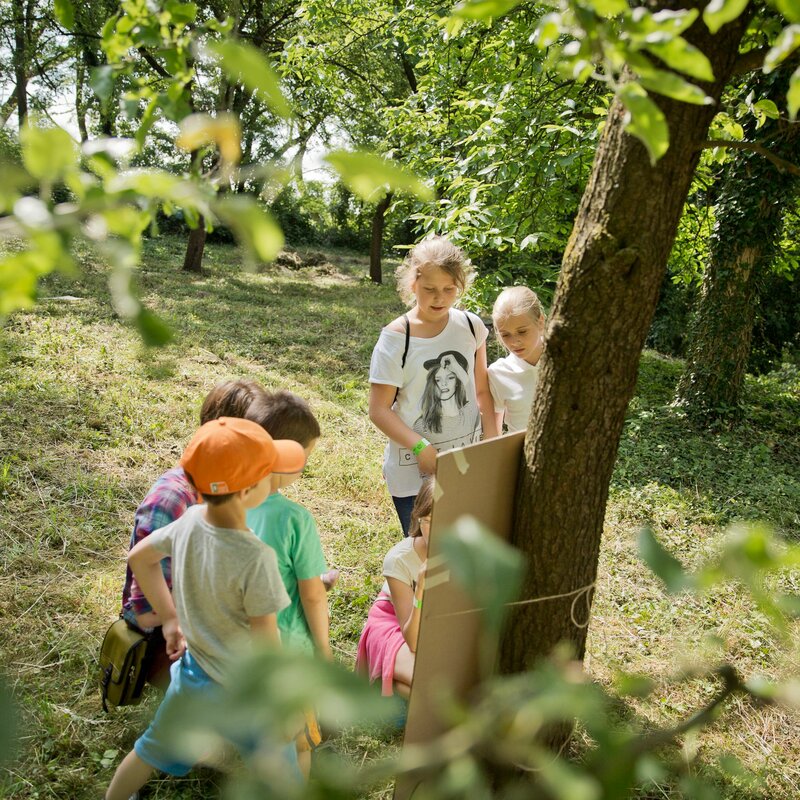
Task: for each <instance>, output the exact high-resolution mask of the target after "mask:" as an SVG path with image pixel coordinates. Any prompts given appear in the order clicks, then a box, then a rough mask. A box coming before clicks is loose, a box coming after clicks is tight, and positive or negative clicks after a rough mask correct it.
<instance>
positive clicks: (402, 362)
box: [392, 314, 472, 405]
mask: <svg viewBox="0 0 800 800" xmlns="http://www.w3.org/2000/svg"><path fill="white" fill-rule="evenodd" d="M403 319H404V320H405V321H406V345H405V347H404V348H403V357H402V358H401V359H400V367H401V369H402V368H403V367H405V365H406V356H407V355H408V345H409V343H410V342H411V323H410V322H409V321H408V314H403ZM470 324H472V323H470ZM399 394H400V388H399V387H398V389H397V391H395V393H394V400H392V405H394V404H395V403H396V402H397V395H399Z"/></svg>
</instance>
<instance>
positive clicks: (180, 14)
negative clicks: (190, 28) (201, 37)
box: [164, 0, 197, 25]
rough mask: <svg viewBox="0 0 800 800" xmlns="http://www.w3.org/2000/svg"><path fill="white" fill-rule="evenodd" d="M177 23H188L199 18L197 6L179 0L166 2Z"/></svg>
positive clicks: (165, 6) (167, 9)
mask: <svg viewBox="0 0 800 800" xmlns="http://www.w3.org/2000/svg"><path fill="white" fill-rule="evenodd" d="M164 9H165V11H168V12H169V14H170V16H171V17H172V21H173V23H175V24H176V25H188V24H190V23H192V22H194V21H195V19H197V6H196V5H195V4H194V3H180V2H178V0H168V2H167V3H165V4H164Z"/></svg>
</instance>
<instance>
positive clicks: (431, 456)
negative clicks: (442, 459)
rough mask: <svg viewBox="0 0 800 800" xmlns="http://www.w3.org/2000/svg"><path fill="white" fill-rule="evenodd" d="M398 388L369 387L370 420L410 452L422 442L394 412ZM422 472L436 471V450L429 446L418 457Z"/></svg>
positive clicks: (375, 385)
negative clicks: (393, 406)
mask: <svg viewBox="0 0 800 800" xmlns="http://www.w3.org/2000/svg"><path fill="white" fill-rule="evenodd" d="M396 392H397V387H395V386H389V384H385V383H371V384H370V385H369V418H370V420H372V423H373V425H375V427H376V428H377V429H378V430H379V431H381V432H382V433H385V434H386V435H387V436H388V437H389V438H390V439H391V440H392V441H393V442H397V444H399V445H400V446H401V447H407V448H408V449H409V450H410V449H411V448H412V447H413V446H414V445H415V444H416V443H417V442H418V441H419V440H420V435H419V434H418V433H417V432H416V431H415V430H413V428H409V427H408V425H406V424H405V422H403V420H401V419H400V417H399V416H397V414H395V412H394V411H392V404H393V403H394V396H395V393H396ZM417 461H418V463H419V468H420V470H421V471H422V472H424V473H426V474H429V475H432V474H433V473H434V472H435V471H436V448H435V447H434V446H433V445H430V444H429V445H428V446H427V447H425V448H424V449H423V450H422V452H421V453H420V454H419V455H418V456H417Z"/></svg>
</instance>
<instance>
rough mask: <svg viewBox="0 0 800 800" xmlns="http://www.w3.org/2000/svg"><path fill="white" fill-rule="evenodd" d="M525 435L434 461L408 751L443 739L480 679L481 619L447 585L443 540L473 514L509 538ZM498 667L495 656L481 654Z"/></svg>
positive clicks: (407, 792)
mask: <svg viewBox="0 0 800 800" xmlns="http://www.w3.org/2000/svg"><path fill="white" fill-rule="evenodd" d="M524 441H525V434H524V433H515V434H511V435H508V436H501V437H499V438H497V439H490V440H489V441H486V442H480V443H479V444H474V445H470V446H469V447H464V448H460V449H458V450H450V451H448V452H447V453H443V454H442V455H440V456H439V457H438V458H437V460H436V480H437V493H436V497H435V501H434V506H433V514H432V516H431V533H430V542H429V547H428V574H427V579H426V583H425V597H424V601H423V605H422V616H421V621H420V630H419V639H418V641H417V656H416V663H415V666H414V682H413V686H412V689H411V698H410V700H409V706H408V720H407V722H406V730H405V737H404V740H403V746H406V745H411V744H422V743H424V742H428V741H431V740H432V739H434V738H436V737H437V736H439V735H440V734H442V733H444V732H445V731H446V730H447V729H448V727H449V725H448V722H447V719H446V712H445V714H444V715H442V714H440V713H438V709H440V708H441V707H442V705H443V704H444V705H446V701H447V698H448V697H450V698H455V699H461V700H463V699H465V698H467V697H468V695H469V693H470V690H472V689H473V688H474V687H475V686H476V685H477V684H478V682H479V679H480V666H479V651H478V648H479V643H480V642H481V640H482V639H483V640H484V641H483V645H482V646H483V647H486V646H487V642H486V641H485V639H486V637H481V623H482V619H481V614H480V613H459V612H465V611H466V612H468V611H474V609H475V604H474V602H473V601H472V600H471V599H470V597H469V596H468V595H467V594H465V593H464V591H463V590H462V589H461V588H460V587H458V586H457V585H455V584H454V583H453V581H452V580H451V579H450V573H449V570H448V569H447V564H446V562H445V561H444V559H443V557H442V555H441V541H442V537H443V536H446V535H447V530H448V528H450V527H451V526H452V525H453V523H454V522H455V521H456V520H457V519H458V518H459V517H460V516H462V515H463V514H471V515H472V516H473V517H475V518H476V519H477V520H478V521H480V522H481V523H482V524H483V525H485V526H486V527H487V528H488V529H489V530H491V531H493V532H494V533H495V534H496V535H497V536H500V537H502V538H504V539H508V538H509V534H510V532H511V523H512V515H513V507H514V494H515V491H516V485H517V472H518V469H519V464H520V460H521V458H522V446H523V443H524ZM481 660H482V661H483V663H486V661H487V660H488V661H489V662H490V663H494V661H495V660H496V653H494V652H492V653H486V652H483V653H482V659H481ZM416 788H417V783H416V782H415V781H413V780H409V779H403V780H399V781H398V782H397V785H396V786H395V792H394V797H395V800H407V798H410V797H412V796H413V794H414V791H415V789H416Z"/></svg>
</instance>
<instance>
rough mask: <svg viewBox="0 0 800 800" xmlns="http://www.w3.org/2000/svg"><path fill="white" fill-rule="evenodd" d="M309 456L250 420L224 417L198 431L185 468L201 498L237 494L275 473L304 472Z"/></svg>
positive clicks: (186, 453) (184, 458) (188, 449)
mask: <svg viewBox="0 0 800 800" xmlns="http://www.w3.org/2000/svg"><path fill="white" fill-rule="evenodd" d="M305 463H306V454H305V450H303V447H302V445H301V444H299V443H298V442H295V441H292V440H291V439H273V438H272V437H271V436H270V435H269V434H268V433H267V432H266V431H265V430H264V429H263V428H262V427H261V426H260V425H258V424H257V423H255V422H251V421H250V420H249V419H237V418H236V417H220V418H219V419H213V420H211V421H210V422H206V424H205V425H201V426H200V428H198V430H197V432H196V433H195V435H194V436H193V437H192V440H191V441H190V442H189V444H188V445H187V446H186V449H185V450H184V451H183V455H182V456H181V466H182V467H183V468H184V470H185V471H186V472H187V473H188V474H189V476H191V479H192V482H193V483H194V485H195V488H196V489H197V491H198V492H200V494H233V493H234V492H240V491H241V490H242V489H247V488H248V487H249V486H252V485H253V484H255V483H258V482H259V481H260V480H261V479H262V478H265V477H266V476H267V475H270V474H271V473H273V472H277V473H293V472H300V470H301V469H303V467H304V466H305Z"/></svg>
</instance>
